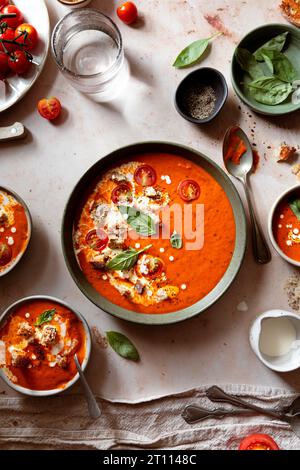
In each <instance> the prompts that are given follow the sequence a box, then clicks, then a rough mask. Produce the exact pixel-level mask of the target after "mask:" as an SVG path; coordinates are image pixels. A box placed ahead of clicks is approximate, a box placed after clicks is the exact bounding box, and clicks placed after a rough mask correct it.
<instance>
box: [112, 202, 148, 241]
mask: <svg viewBox="0 0 300 470" xmlns="http://www.w3.org/2000/svg"><path fill="white" fill-rule="evenodd" d="M118 209H119V211H120V212H121V214H122V215H123V216H124V215H125V216H126V222H127V223H128V225H130V226H131V227H132V228H133V229H134V230H135V231H136V233H138V234H139V235H144V236H146V237H150V236H151V235H155V233H156V224H155V222H154V220H153V218H152V217H151V216H150V215H148V214H145V213H144V212H142V211H140V210H139V209H136V208H135V207H130V206H118ZM124 218H125V217H124Z"/></svg>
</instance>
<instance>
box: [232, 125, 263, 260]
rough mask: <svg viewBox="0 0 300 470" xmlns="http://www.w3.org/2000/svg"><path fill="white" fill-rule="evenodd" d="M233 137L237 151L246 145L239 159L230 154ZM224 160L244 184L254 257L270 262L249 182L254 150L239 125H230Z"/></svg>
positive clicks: (233, 174)
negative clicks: (239, 146) (239, 147)
mask: <svg viewBox="0 0 300 470" xmlns="http://www.w3.org/2000/svg"><path fill="white" fill-rule="evenodd" d="M233 138H234V139H235V140H236V142H235V147H234V151H235V152H238V150H239V149H238V148H237V147H238V145H240V144H241V145H242V146H244V147H243V150H242V151H241V152H240V155H239V157H238V159H235V158H234V157H235V155H230V149H231V143H232V139H233ZM229 157H230V158H229ZM223 160H224V165H225V167H226V170H227V171H228V173H229V174H230V175H231V176H234V177H235V178H237V179H238V180H239V181H240V182H241V183H242V184H243V186H244V190H245V194H246V199H247V203H248V208H249V213H250V219H251V225H252V245H253V254H254V258H255V260H256V261H257V262H258V263H260V264H265V263H269V261H271V252H270V250H269V247H268V245H267V242H266V240H265V237H264V235H263V232H262V230H261V227H260V225H259V222H258V220H257V217H256V215H255V212H254V208H253V204H252V196H251V191H250V188H249V183H248V175H249V173H250V172H251V171H252V168H253V150H252V147H251V144H250V142H249V139H248V137H247V136H246V134H245V132H244V131H243V130H242V129H241V128H240V127H238V126H235V127H230V128H229V129H228V130H227V132H226V134H225V137H224V142H223Z"/></svg>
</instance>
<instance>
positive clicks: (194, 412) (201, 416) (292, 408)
mask: <svg viewBox="0 0 300 470" xmlns="http://www.w3.org/2000/svg"><path fill="white" fill-rule="evenodd" d="M252 411H253V410H246V409H244V408H242V409H225V408H214V409H213V410H209V409H207V408H202V407H201V406H198V405H188V406H186V407H185V409H184V410H183V412H182V414H181V416H182V417H183V419H184V420H185V421H186V422H187V423H188V424H193V423H196V422H198V421H203V420H205V419H222V418H226V416H236V415H242V414H246V413H252ZM271 411H273V410H271ZM282 411H283V412H284V413H287V414H289V415H291V416H293V415H295V414H297V413H300V397H297V398H296V399H295V400H294V401H293V402H292V403H291V404H290V405H288V406H286V407H285V408H283V410H282Z"/></svg>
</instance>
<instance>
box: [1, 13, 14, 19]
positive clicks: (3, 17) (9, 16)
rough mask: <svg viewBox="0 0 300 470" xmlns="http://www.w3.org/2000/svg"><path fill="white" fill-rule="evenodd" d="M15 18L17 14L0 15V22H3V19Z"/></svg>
mask: <svg viewBox="0 0 300 470" xmlns="http://www.w3.org/2000/svg"><path fill="white" fill-rule="evenodd" d="M16 16H17V13H7V14H6V15H5V14H2V15H0V20H4V19H5V18H15V17H16Z"/></svg>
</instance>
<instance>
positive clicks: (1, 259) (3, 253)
mask: <svg viewBox="0 0 300 470" xmlns="http://www.w3.org/2000/svg"><path fill="white" fill-rule="evenodd" d="M11 259H12V251H11V248H10V246H8V245H7V244H6V243H0V266H6V265H7V264H8V263H9V262H10V261H11Z"/></svg>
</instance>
